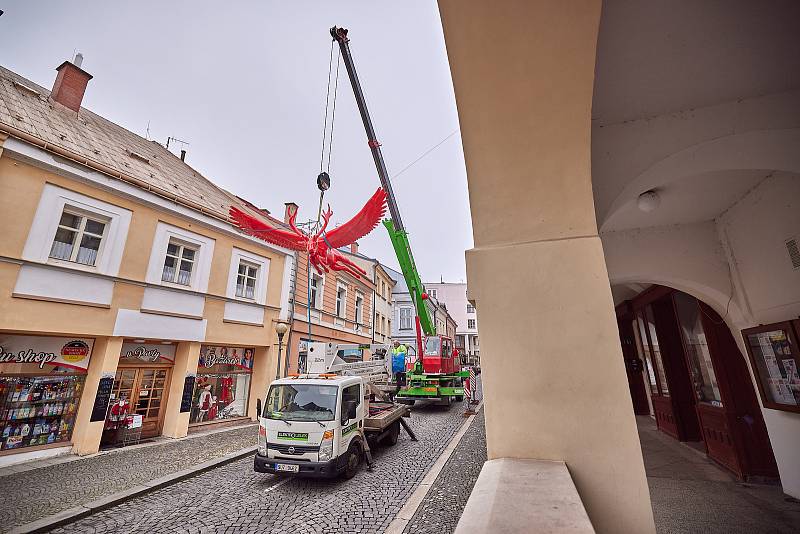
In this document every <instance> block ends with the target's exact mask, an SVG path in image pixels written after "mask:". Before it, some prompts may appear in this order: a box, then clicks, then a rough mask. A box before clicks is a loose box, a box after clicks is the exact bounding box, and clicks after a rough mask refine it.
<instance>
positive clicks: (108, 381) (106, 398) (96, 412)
mask: <svg viewBox="0 0 800 534" xmlns="http://www.w3.org/2000/svg"><path fill="white" fill-rule="evenodd" d="M113 388H114V377H113V376H103V377H102V378H100V383H99V384H98V386H97V395H95V397H94V406H93V407H92V416H91V417H90V418H89V421H92V422H95V421H105V420H106V412H108V404H109V402H111V390H112V389H113Z"/></svg>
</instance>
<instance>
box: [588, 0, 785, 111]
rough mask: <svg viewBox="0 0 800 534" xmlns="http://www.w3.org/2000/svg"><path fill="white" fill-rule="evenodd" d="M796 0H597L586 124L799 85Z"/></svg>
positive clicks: (689, 106)
mask: <svg viewBox="0 0 800 534" xmlns="http://www.w3.org/2000/svg"><path fill="white" fill-rule="evenodd" d="M798 21H800V2H797V1H795V0H771V1H770V2H769V3H768V4H764V3H762V2H753V1H752V0H729V1H697V0H680V1H671V2H642V1H641V0H606V1H605V2H603V12H602V19H601V23H600V35H599V37H598V46H597V65H596V75H595V92H594V101H593V107H592V120H593V125H597V126H605V125H609V124H616V123H620V122H624V121H630V120H637V119H642V118H647V117H654V116H658V115H663V114H666V113H671V112H677V111H682V110H687V109H693V108H700V107H706V106H711V105H714V104H717V103H720V102H730V101H734V100H737V99H739V98H743V97H749V96H756V95H766V94H772V93H780V92H784V91H788V90H791V89H793V88H798V87H800V38H798V34H799V33H800V31H798Z"/></svg>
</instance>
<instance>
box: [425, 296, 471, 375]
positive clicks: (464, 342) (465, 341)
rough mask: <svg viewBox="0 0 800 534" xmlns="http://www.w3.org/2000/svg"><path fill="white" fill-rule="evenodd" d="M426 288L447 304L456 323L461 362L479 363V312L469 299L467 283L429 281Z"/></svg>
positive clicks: (456, 340)
mask: <svg viewBox="0 0 800 534" xmlns="http://www.w3.org/2000/svg"><path fill="white" fill-rule="evenodd" d="M425 288H426V289H427V290H428V292H429V293H431V294H432V295H433V296H435V297H436V299H437V300H439V302H442V303H444V304H445V305H446V306H447V310H448V311H449V312H450V314H451V315H452V317H453V320H454V321H455V323H456V332H455V337H454V338H453V339H454V340H455V346H456V348H457V349H458V351H459V352H460V353H461V362H462V363H464V364H467V365H479V364H480V361H481V356H480V354H481V351H480V345H479V341H478V312H477V310H476V309H475V306H474V305H473V304H472V303H471V302H469V301H468V300H467V284H464V283H450V282H439V283H427V284H425Z"/></svg>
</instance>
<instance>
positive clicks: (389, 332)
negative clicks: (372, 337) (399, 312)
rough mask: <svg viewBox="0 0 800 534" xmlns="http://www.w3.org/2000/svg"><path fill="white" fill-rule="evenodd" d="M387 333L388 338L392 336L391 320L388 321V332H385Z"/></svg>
mask: <svg viewBox="0 0 800 534" xmlns="http://www.w3.org/2000/svg"><path fill="white" fill-rule="evenodd" d="M385 332H386V335H387V336H391V335H392V320H391V319H386V330H385Z"/></svg>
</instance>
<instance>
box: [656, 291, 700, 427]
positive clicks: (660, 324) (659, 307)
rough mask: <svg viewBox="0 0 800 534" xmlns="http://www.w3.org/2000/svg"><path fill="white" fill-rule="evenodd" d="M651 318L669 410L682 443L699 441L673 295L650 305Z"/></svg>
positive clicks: (697, 422)
mask: <svg viewBox="0 0 800 534" xmlns="http://www.w3.org/2000/svg"><path fill="white" fill-rule="evenodd" d="M652 306H653V318H654V320H655V323H656V330H657V331H658V338H659V340H660V341H661V359H662V361H663V362H664V368H665V371H666V375H667V381H668V382H669V389H670V397H671V399H672V410H673V413H674V416H675V422H676V425H677V433H678V439H679V440H681V441H701V440H702V439H703V435H702V432H701V431H700V421H699V419H698V417H697V411H696V409H695V405H696V401H695V397H694V393H693V392H692V384H691V381H690V379H689V370H688V368H687V366H686V356H685V355H684V352H683V341H682V340H681V332H680V328H679V327H678V319H677V316H676V314H675V306H674V304H673V301H672V296H671V295H667V296H666V297H664V298H661V299H659V300H657V301H655V302H653V305H652Z"/></svg>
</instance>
